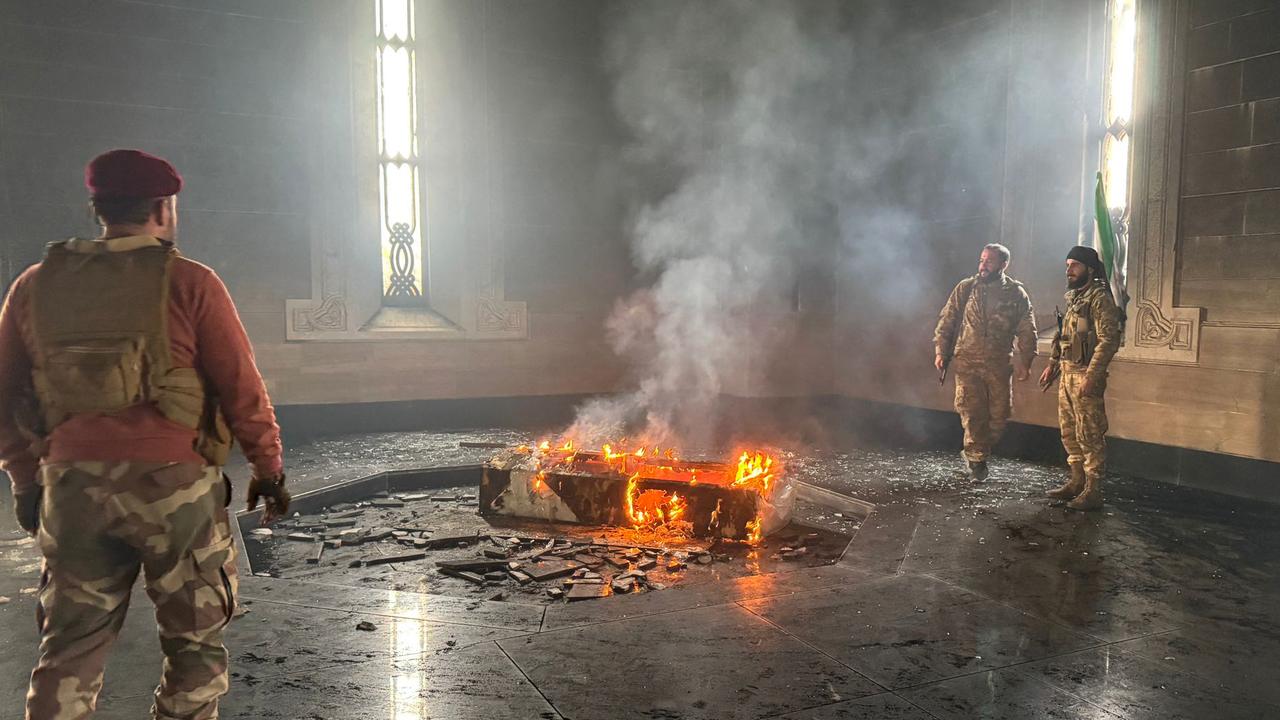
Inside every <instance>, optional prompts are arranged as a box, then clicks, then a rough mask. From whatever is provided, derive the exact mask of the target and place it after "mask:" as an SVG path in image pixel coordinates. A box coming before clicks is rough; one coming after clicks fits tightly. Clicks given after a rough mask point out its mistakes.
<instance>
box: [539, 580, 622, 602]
mask: <svg viewBox="0 0 1280 720" xmlns="http://www.w3.org/2000/svg"><path fill="white" fill-rule="evenodd" d="M608 595H609V586H608V585H605V584H603V583H600V584H588V583H582V584H580V585H574V586H573V587H571V588H569V592H568V593H567V595H566V597H567V598H568V599H569V600H570V601H575V600H594V599H596V598H602V597H608ZM552 597H556V596H555V595H552Z"/></svg>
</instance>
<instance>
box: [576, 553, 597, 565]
mask: <svg viewBox="0 0 1280 720" xmlns="http://www.w3.org/2000/svg"><path fill="white" fill-rule="evenodd" d="M573 559H574V560H577V561H578V562H580V563H582V564H583V565H586V566H587V567H600V566H601V565H604V560H601V559H600V558H598V557H596V556H595V555H592V554H591V553H585V552H580V553H578V554H577V555H574V556H573Z"/></svg>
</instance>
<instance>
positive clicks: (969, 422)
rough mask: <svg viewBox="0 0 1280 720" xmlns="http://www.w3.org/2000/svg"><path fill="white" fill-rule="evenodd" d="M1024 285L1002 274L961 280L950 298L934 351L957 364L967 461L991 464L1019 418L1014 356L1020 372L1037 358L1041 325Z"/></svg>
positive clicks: (959, 410)
mask: <svg viewBox="0 0 1280 720" xmlns="http://www.w3.org/2000/svg"><path fill="white" fill-rule="evenodd" d="M1034 312H1035V311H1034V310H1033V309H1032V307H1031V299H1030V298H1029V297H1028V296H1027V291H1026V290H1024V289H1023V287H1022V283H1019V282H1018V281H1017V280H1014V279H1012V278H1010V277H1009V276H1008V275H1005V274H1003V273H1001V275H1000V277H999V278H997V279H996V280H993V281H992V282H989V283H984V282H980V281H979V280H978V278H977V277H976V276H975V277H970V278H965V279H964V280H961V281H960V283H959V284H958V285H956V287H955V289H954V290H952V291H951V295H950V297H948V298H947V304H946V305H945V306H943V308H942V312H941V313H940V315H939V317H938V326H937V328H936V329H935V331H934V336H933V340H934V348H935V350H936V352H937V354H938V355H941V356H942V358H943V359H944V360H946V361H948V362H950V363H951V369H952V371H953V372H954V374H955V378H956V402H955V407H956V412H957V413H959V414H960V424H961V425H962V426H963V427H964V457H965V459H966V460H969V461H970V462H985V461H986V460H987V457H988V456H989V455H990V454H991V448H992V447H994V446H995V444H996V443H997V442H998V441H999V440H1000V436H1001V435H1002V434H1003V433H1004V428H1005V425H1006V424H1007V423H1008V421H1009V415H1010V414H1011V413H1012V412H1013V393H1012V385H1011V383H1012V376H1013V365H1012V363H1013V362H1014V350H1015V348H1016V350H1017V356H1016V362H1017V364H1018V366H1019V367H1022V368H1028V367H1030V366H1031V360H1032V358H1034V357H1035V354H1036V321H1035V315H1034Z"/></svg>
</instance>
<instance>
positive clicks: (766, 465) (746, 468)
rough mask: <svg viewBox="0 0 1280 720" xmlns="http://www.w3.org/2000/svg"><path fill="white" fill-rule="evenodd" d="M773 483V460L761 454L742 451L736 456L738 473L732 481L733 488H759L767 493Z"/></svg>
mask: <svg viewBox="0 0 1280 720" xmlns="http://www.w3.org/2000/svg"><path fill="white" fill-rule="evenodd" d="M771 482H773V458H771V457H769V456H768V455H765V454H764V453H761V452H756V453H754V454H753V453H751V452H747V451H744V452H743V453H742V455H740V456H738V472H737V475H736V476H735V477H734V479H733V484H734V485H735V486H743V485H746V486H752V487H759V488H760V489H762V490H765V491H768V490H769V484H770V483H771Z"/></svg>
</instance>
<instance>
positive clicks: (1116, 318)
mask: <svg viewBox="0 0 1280 720" xmlns="http://www.w3.org/2000/svg"><path fill="white" fill-rule="evenodd" d="M1066 300H1067V311H1066V314H1065V315H1063V317H1062V329H1061V331H1060V332H1059V333H1058V335H1057V337H1056V338H1055V339H1054V343H1053V357H1052V359H1051V360H1050V362H1049V366H1048V367H1046V368H1045V370H1044V372H1043V373H1042V374H1041V375H1040V385H1041V387H1043V388H1044V389H1046V390H1047V389H1048V388H1049V386H1050V385H1052V384H1053V381H1054V378H1055V377H1057V375H1058V374H1059V373H1061V375H1062V383H1061V385H1060V386H1059V387H1058V425H1059V426H1060V428H1061V430H1062V446H1063V447H1064V448H1066V450H1067V465H1068V466H1069V467H1070V468H1071V477H1070V479H1069V480H1067V483H1066V484H1065V485H1063V486H1062V487H1058V488H1054V489H1053V490H1050V491H1049V492H1048V495H1049V497H1051V498H1055V499H1058V500H1070V502H1069V503H1067V507H1069V508H1071V509H1072V510H1096V509H1097V508H1100V507H1102V489H1101V485H1102V474H1103V472H1104V471H1105V469H1106V461H1107V408H1106V405H1105V403H1104V402H1103V399H1102V396H1103V393H1105V392H1106V389H1107V368H1108V366H1110V364H1111V358H1113V357H1115V354H1116V350H1118V349H1119V348H1120V310H1119V308H1117V307H1116V303H1115V300H1114V299H1113V298H1112V297H1111V288H1110V287H1109V286H1108V285H1107V274H1106V271H1105V270H1104V269H1103V267H1102V261H1101V260H1100V259H1099V258H1098V253H1097V251H1095V250H1094V249H1093V248H1089V247H1084V246H1082V245H1077V246H1076V247H1073V248H1071V251H1070V252H1068V253H1067V295H1066Z"/></svg>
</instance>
